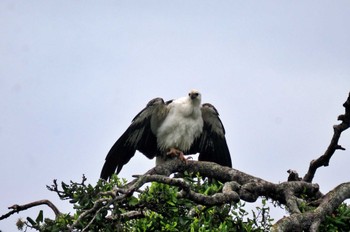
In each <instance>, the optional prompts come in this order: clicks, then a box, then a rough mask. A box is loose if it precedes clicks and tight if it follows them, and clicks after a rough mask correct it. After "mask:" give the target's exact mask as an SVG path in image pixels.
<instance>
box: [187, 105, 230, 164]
mask: <svg viewBox="0 0 350 232" xmlns="http://www.w3.org/2000/svg"><path fill="white" fill-rule="evenodd" d="M202 118H203V123H204V124H203V132H202V134H201V136H200V137H199V138H198V139H196V141H195V142H194V144H193V146H192V147H191V149H190V153H191V154H194V153H199V157H198V160H199V161H210V162H215V163H217V164H220V165H223V166H228V167H232V162H231V155H230V151H229V149H228V147H227V143H226V138H225V128H224V126H223V125H222V122H221V120H220V118H219V113H218V111H217V110H216V109H215V107H214V106H213V105H211V104H209V103H205V104H203V105H202Z"/></svg>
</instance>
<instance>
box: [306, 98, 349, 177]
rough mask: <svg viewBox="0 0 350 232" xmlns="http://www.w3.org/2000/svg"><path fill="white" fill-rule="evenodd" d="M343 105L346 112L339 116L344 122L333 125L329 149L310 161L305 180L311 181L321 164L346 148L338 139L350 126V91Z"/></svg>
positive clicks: (326, 164) (326, 162) (324, 164)
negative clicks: (337, 151)
mask: <svg viewBox="0 0 350 232" xmlns="http://www.w3.org/2000/svg"><path fill="white" fill-rule="evenodd" d="M343 106H344V108H345V114H343V115H339V116H338V120H341V121H342V122H341V123H340V124H338V125H334V126H333V129H334V133H333V137H332V140H331V142H330V144H329V146H328V148H327V150H326V151H325V153H324V154H323V155H322V156H320V157H319V158H317V159H316V160H312V161H311V162H310V166H309V170H308V172H307V173H306V175H305V176H304V178H303V180H304V181H306V182H310V183H311V182H312V180H313V178H314V176H315V173H316V170H317V169H318V168H319V167H321V166H325V167H326V166H328V165H329V160H330V159H331V158H332V156H333V154H334V152H335V151H336V150H345V149H344V148H343V147H341V146H340V145H339V144H338V141H339V138H340V135H341V133H342V132H343V131H345V130H346V129H348V128H349V126H350V93H349V96H348V98H347V100H346V102H345V103H344V104H343Z"/></svg>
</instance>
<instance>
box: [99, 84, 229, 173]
mask: <svg viewBox="0 0 350 232" xmlns="http://www.w3.org/2000/svg"><path fill="white" fill-rule="evenodd" d="M136 151H139V152H141V153H142V154H144V155H145V156H146V157H147V158H149V159H153V158H154V157H156V165H159V164H162V163H164V162H166V160H167V159H170V158H171V157H178V158H179V159H181V160H183V161H185V162H186V158H185V156H184V155H189V154H197V153H199V156H198V160H199V161H209V162H215V163H217V164H219V165H223V166H227V167H232V161H231V155H230V151H229V148H228V146H227V142H226V138H225V128H224V126H223V124H222V122H221V120H220V118H219V113H218V111H217V110H216V108H215V107H214V106H213V105H212V104H210V103H204V104H201V93H200V92H199V91H198V90H194V89H193V90H191V91H190V92H189V93H188V95H187V96H185V97H181V98H178V99H175V100H169V101H164V99H162V98H160V97H157V98H154V99H152V100H151V101H149V102H148V104H147V105H146V107H145V108H144V109H142V110H141V111H140V112H139V113H138V114H137V115H136V116H135V117H134V118H133V120H132V122H131V125H130V126H129V127H128V128H127V129H126V131H125V132H124V133H123V134H122V135H121V136H120V138H119V139H118V140H117V141H116V142H115V143H114V145H113V146H112V147H111V149H110V150H109V152H108V154H107V156H106V158H105V163H104V165H103V168H102V171H101V175H100V178H101V179H104V180H108V179H109V178H110V177H111V176H112V175H113V174H114V173H116V174H119V172H120V171H121V169H122V167H123V166H124V165H125V164H127V163H128V162H129V161H130V159H131V158H132V157H133V156H134V155H135V152H136Z"/></svg>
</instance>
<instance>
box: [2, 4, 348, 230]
mask: <svg viewBox="0 0 350 232" xmlns="http://www.w3.org/2000/svg"><path fill="white" fill-rule="evenodd" d="M349 23H350V2H349V1H345V0H344V1H105V2H101V1H98V2H97V1H1V2H0V34H1V36H0V110H1V111H0V112H1V113H0V154H1V162H0V174H1V175H0V178H1V182H0V183H1V192H0V214H4V213H6V212H7V207H8V206H11V205H13V204H15V203H17V204H23V203H28V202H31V201H34V200H39V199H49V200H52V201H53V202H54V203H55V204H57V206H58V207H59V209H60V210H61V211H63V212H68V211H69V210H70V208H69V204H68V203H66V202H61V201H60V200H59V199H58V198H57V197H56V195H55V194H53V193H51V192H49V191H47V190H46V187H45V186H46V185H50V184H51V183H52V180H53V179H58V180H59V181H66V182H68V181H69V180H74V181H80V180H81V177H82V174H85V175H86V177H87V178H88V182H89V183H92V184H94V183H95V182H96V181H97V179H98V177H99V174H100V171H101V168H102V165H103V163H104V159H105V156H106V154H107V152H108V151H109V149H110V147H111V146H112V145H113V143H114V142H115V141H116V139H117V138H118V137H119V136H120V135H121V134H122V133H123V132H124V131H125V129H126V128H127V127H128V126H129V124H130V121H131V119H132V118H133V117H134V116H135V115H136V114H137V113H138V112H139V111H140V110H141V109H142V108H143V107H144V106H145V105H146V104H147V102H148V101H149V100H150V99H152V98H154V97H163V98H164V99H165V100H169V99H173V98H178V97H182V96H185V95H186V94H187V93H188V91H189V90H190V89H193V88H195V89H198V90H200V91H201V93H202V100H203V102H210V103H212V104H213V105H215V106H216V108H217V109H218V110H219V113H220V115H221V119H222V121H223V124H224V126H225V129H226V135H227V136H226V137H227V143H228V146H229V148H230V151H231V156H232V160H233V166H234V168H237V169H239V170H241V171H244V172H246V173H249V174H252V175H255V176H259V177H261V178H264V179H265V180H268V181H272V182H274V183H278V182H282V181H285V180H286V179H287V173H286V171H287V170H288V169H295V170H297V171H298V172H299V173H300V174H301V175H304V174H305V172H306V171H307V168H308V165H309V162H310V161H311V160H312V159H314V158H317V157H318V156H320V155H321V154H322V153H323V152H324V150H325V149H326V147H327V146H328V144H329V142H330V138H331V136H332V133H333V129H332V126H333V125H334V124H336V123H338V122H337V121H336V119H337V116H338V115H339V114H342V113H343V112H344V108H343V107H342V104H343V103H344V101H345V100H346V98H347V95H348V93H349V91H350V55H349V54H350V43H349V41H350V29H349V28H350V26H349ZM340 144H341V145H342V146H343V147H345V148H348V149H349V150H350V131H346V132H345V133H344V134H343V136H342V137H341V140H340ZM349 150H346V151H337V152H336V154H335V156H334V157H333V158H332V160H331V162H330V166H329V167H327V168H321V169H319V170H318V172H317V174H316V178H315V182H317V183H319V184H320V186H321V191H323V192H326V191H329V190H330V189H332V188H334V187H335V186H337V185H338V184H340V183H342V182H345V181H350V174H349V163H350V152H349ZM153 166H154V160H148V159H147V158H145V157H144V156H143V155H141V154H136V155H135V157H134V158H133V159H132V160H131V162H130V163H128V164H127V165H125V166H124V168H123V170H122V172H121V173H120V176H121V177H126V178H128V179H129V180H131V175H132V174H142V173H144V172H146V171H147V170H148V169H150V168H152V167H153ZM43 209H45V210H46V212H50V210H48V209H47V208H45V207H43ZM38 211H39V208H36V209H34V210H30V211H25V212H23V213H21V214H19V215H14V216H12V217H11V218H9V219H8V220H5V221H1V222H0V230H3V231H14V230H15V228H16V227H15V222H16V220H17V219H18V218H19V217H24V218H25V217H26V216H27V215H32V216H33V217H35V216H36V215H37V212H38ZM282 213H283V212H282ZM50 215H52V214H51V212H50Z"/></svg>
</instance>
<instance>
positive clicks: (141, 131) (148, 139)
mask: <svg viewBox="0 0 350 232" xmlns="http://www.w3.org/2000/svg"><path fill="white" fill-rule="evenodd" d="M165 109H166V104H165V103H164V100H163V99H162V98H155V99H153V100H151V101H150V102H149V103H148V104H147V106H146V107H145V108H144V109H143V110H142V111H141V112H140V113H138V114H137V115H136V116H135V117H134V119H133V120H132V123H131V125H130V126H129V127H128V128H127V129H126V131H125V132H124V133H123V134H122V136H120V138H119V139H118V140H117V141H116V142H115V143H114V145H113V146H112V148H111V149H110V151H109V152H108V154H107V156H106V160H105V163H104V165H103V168H102V171H101V175H100V177H101V178H102V179H105V180H107V179H108V178H109V177H111V176H112V174H113V173H114V172H115V170H117V171H116V173H117V174H118V173H119V172H120V171H121V169H122V167H123V165H124V164H126V163H127V162H129V160H130V159H131V158H132V157H133V156H134V154H135V152H136V150H139V151H140V152H141V153H143V154H144V155H145V156H146V157H148V158H149V159H152V158H154V157H155V156H156V155H157V153H158V148H157V138H156V136H155V133H154V132H153V131H152V128H151V127H154V126H151V124H152V123H151V121H154V122H157V123H159V120H162V119H163V118H162V117H161V115H162V114H164V113H163V112H165ZM153 130H154V128H153Z"/></svg>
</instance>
